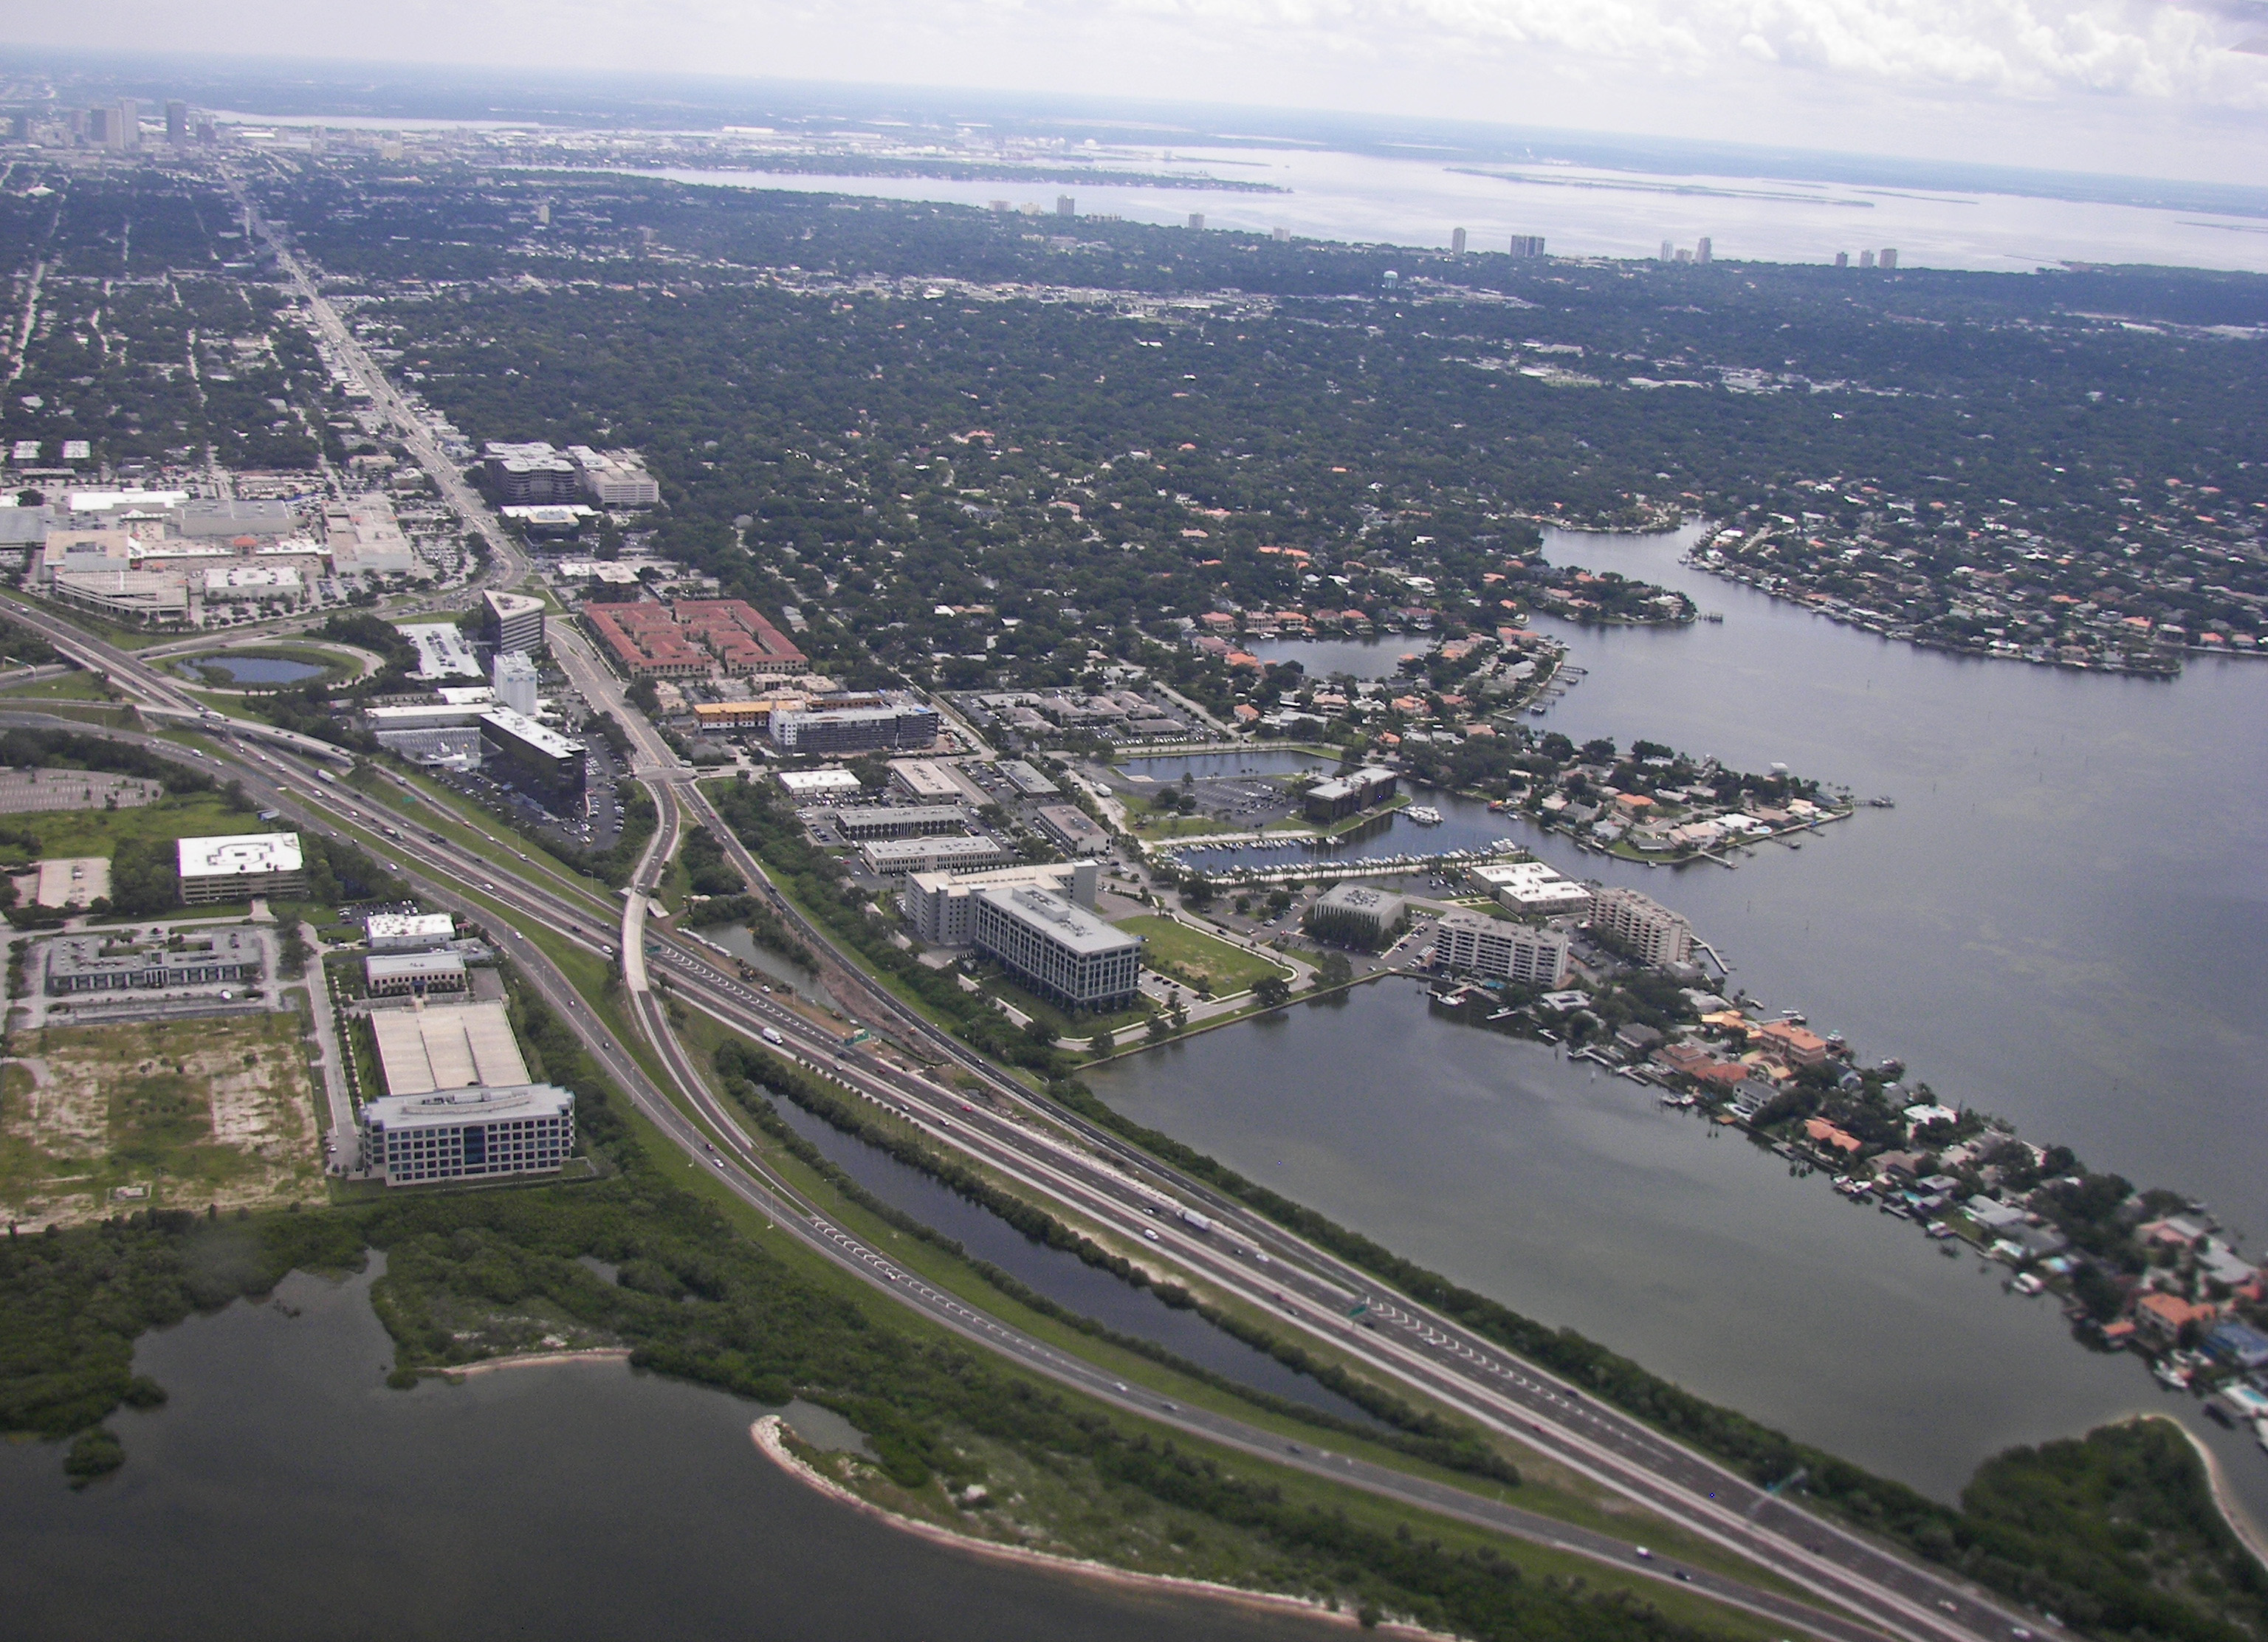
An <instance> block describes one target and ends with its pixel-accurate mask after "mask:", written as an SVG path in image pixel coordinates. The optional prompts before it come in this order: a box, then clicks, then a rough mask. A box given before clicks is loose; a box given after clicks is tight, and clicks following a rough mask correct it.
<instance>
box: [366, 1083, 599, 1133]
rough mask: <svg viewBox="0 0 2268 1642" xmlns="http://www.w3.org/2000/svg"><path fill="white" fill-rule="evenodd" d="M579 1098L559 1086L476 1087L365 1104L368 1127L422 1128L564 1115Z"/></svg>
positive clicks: (381, 1098) (386, 1097) (397, 1096)
mask: <svg viewBox="0 0 2268 1642" xmlns="http://www.w3.org/2000/svg"><path fill="white" fill-rule="evenodd" d="M574 1109H575V1097H574V1095H573V1094H572V1093H569V1092H568V1091H567V1090H565V1089H563V1088H561V1087H559V1086H558V1085H556V1084H550V1083H517V1084H501V1085H499V1084H477V1085H474V1086H469V1087H467V1088H462V1089H436V1090H433V1091H432V1092H431V1093H425V1094H382V1095H380V1096H379V1097H378V1099H376V1100H374V1101H365V1102H364V1104H363V1108H362V1121H363V1126H364V1127H365V1128H366V1129H374V1130H375V1129H423V1128H425V1127H427V1126H429V1125H431V1124H434V1123H490V1122H492V1121H493V1120H495V1119H497V1118H499V1117H564V1116H568V1115H570V1114H571V1113H572V1112H573V1111H574Z"/></svg>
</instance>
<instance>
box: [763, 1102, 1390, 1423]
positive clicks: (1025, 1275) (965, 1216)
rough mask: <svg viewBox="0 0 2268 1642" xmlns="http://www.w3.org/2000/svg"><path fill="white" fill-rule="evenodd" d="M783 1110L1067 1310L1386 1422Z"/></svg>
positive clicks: (936, 1227)
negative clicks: (1067, 1308)
mask: <svg viewBox="0 0 2268 1642" xmlns="http://www.w3.org/2000/svg"><path fill="white" fill-rule="evenodd" d="M773 1104H774V1106H775V1107H776V1108H777V1110H778V1112H779V1115H780V1116H781V1117H782V1118H784V1119H785V1120H786V1122H787V1123H789V1125H790V1126H791V1127H792V1128H793V1129H794V1130H796V1132H797V1133H798V1134H800V1135H801V1136H802V1137H803V1138H805V1139H806V1140H808V1141H810V1142H811V1143H812V1144H813V1145H815V1146H817V1147H818V1148H819V1150H820V1151H821V1152H823V1153H825V1154H826V1156H827V1158H828V1160H829V1161H831V1162H833V1163H834V1164H835V1165H836V1167H839V1168H841V1169H842V1170H843V1172H844V1173H845V1174H849V1175H850V1176H851V1178H852V1179H853V1180H855V1181H857V1182H858V1183H859V1184H860V1185H861V1186H864V1187H865V1189H867V1190H868V1191H871V1192H873V1194H874V1195H875V1196H876V1197H880V1198H881V1199H882V1200H883V1201H884V1202H885V1203H887V1204H891V1205H892V1206H893V1207H895V1208H898V1209H902V1210H903V1211H905V1212H906V1213H908V1214H910V1215H912V1216H913V1217H914V1218H915V1219H917V1220H919V1221H920V1222H921V1223H922V1224H923V1225H924V1226H928V1227H930V1228H931V1229H932V1230H933V1231H938V1232H942V1233H945V1234H946V1236H947V1237H951V1238H954V1239H956V1240H958V1241H959V1242H960V1244H961V1247H962V1248H966V1249H967V1250H968V1252H969V1253H970V1254H971V1255H974V1256H976V1258H977V1259H979V1260H989V1261H990V1262H991V1263H993V1264H994V1265H996V1266H998V1267H999V1268H1000V1269H1001V1270H1003V1271H1005V1272H1007V1273H1008V1274H1009V1275H1010V1276H1011V1277H1013V1278H1016V1279H1017V1280H1018V1281H1020V1282H1023V1283H1028V1284H1030V1285H1032V1287H1034V1288H1035V1289H1037V1290H1038V1291H1039V1292H1041V1293H1042V1294H1044V1295H1046V1296H1047V1297H1048V1298H1049V1300H1054V1301H1055V1302H1056V1303H1057V1305H1059V1306H1066V1307H1070V1308H1071V1310H1073V1311H1075V1312H1078V1313H1079V1314H1082V1315H1084V1316H1088V1317H1092V1318H1094V1320H1095V1321H1096V1322H1101V1323H1104V1324H1106V1325H1108V1327H1110V1328H1113V1329H1117V1330H1118V1331H1119V1332H1120V1333H1122V1334H1130V1335H1134V1336H1138V1337H1139V1338H1142V1339H1145V1340H1148V1341H1150V1342H1152V1344H1157V1345H1162V1346H1164V1347H1166V1348H1167V1350H1168V1351H1175V1352H1177V1353H1179V1354H1180V1355H1181V1356H1182V1357H1184V1358H1187V1359H1189V1361H1191V1362H1193V1363H1197V1364H1200V1365H1202V1366H1204V1367H1206V1368H1210V1369H1211V1370H1213V1372H1215V1373H1221V1374H1226V1375H1227V1376H1228V1377H1229V1378H1230V1379H1232V1380H1234V1381H1237V1382H1239V1383H1240V1384H1242V1385H1248V1386H1251V1387H1253V1388H1255V1389H1256V1390H1261V1391H1268V1392H1272V1393H1274V1394H1275V1395H1278V1396H1279V1397H1289V1398H1290V1399H1292V1401H1293V1402H1295V1403H1306V1404H1307V1406H1308V1407H1310V1408H1316V1409H1321V1410H1323V1411H1324V1412H1326V1413H1329V1414H1336V1415H1337V1416H1339V1417H1341V1418H1343V1419H1351V1420H1355V1421H1357V1422H1359V1423H1360V1424H1362V1425H1375V1424H1376V1423H1377V1422H1376V1421H1374V1420H1373V1419H1372V1418H1371V1417H1370V1416H1369V1415H1368V1414H1366V1413H1365V1412H1364V1411H1363V1410H1362V1408H1361V1406H1360V1405H1359V1404H1358V1403H1350V1402H1348V1401H1347V1400H1346V1399H1345V1398H1344V1397H1343V1396H1340V1395H1338V1394H1337V1392H1334V1391H1330V1390H1328V1389H1326V1388H1324V1387H1322V1386H1320V1385H1318V1384H1316V1383H1315V1382H1314V1381H1313V1380H1310V1379H1309V1378H1307V1376H1306V1375H1305V1374H1301V1373H1294V1372H1293V1371H1292V1370H1291V1369H1289V1368H1287V1367H1285V1366H1284V1365H1283V1364H1282V1363H1279V1362H1278V1361H1277V1360H1276V1359H1274V1358H1272V1357H1270V1356H1269V1355H1268V1354H1267V1353H1266V1352H1265V1351H1256V1350H1255V1349H1253V1348H1252V1347H1251V1346H1248V1345H1247V1344H1244V1343H1243V1342H1242V1341H1241V1340H1239V1339H1237V1338H1236V1337H1235V1336H1233V1335H1228V1334H1224V1333H1223V1332H1222V1331H1221V1330H1220V1329H1216V1328H1214V1327H1213V1326H1212V1324H1211V1323H1209V1322H1206V1321H1205V1320H1204V1318H1202V1317H1200V1316H1198V1315H1197V1314H1196V1313H1195V1312H1193V1311H1179V1310H1176V1309H1175V1307H1171V1306H1168V1305H1167V1304H1166V1302H1165V1301H1163V1300H1160V1299H1159V1298H1158V1297H1157V1295H1156V1294H1155V1293H1154V1292H1152V1291H1150V1290H1148V1289H1138V1288H1136V1287H1134V1286H1133V1285H1131V1284H1129V1283H1122V1282H1120V1281H1119V1280H1118V1279H1117V1278H1115V1277H1113V1276H1111V1274H1110V1273H1109V1272H1108V1271H1103V1270H1097V1269H1096V1268H1095V1267H1094V1266H1090V1265H1088V1264H1087V1263H1086V1262H1085V1261H1083V1260H1081V1259H1080V1258H1079V1256H1078V1255H1075V1254H1072V1253H1071V1252H1070V1251H1069V1250H1068V1249H1062V1248H1049V1247H1048V1245H1047V1244H1045V1243H1042V1242H1035V1241H1033V1240H1032V1239H1030V1238H1027V1237H1026V1236H1025V1235H1024V1234H1023V1233H1021V1232H1019V1231H1018V1230H1016V1228H1015V1227H1014V1226H1010V1225H1009V1224H1008V1223H1007V1222H1006V1221H1005V1220H1003V1219H1000V1217H999V1216H998V1215H996V1214H994V1213H993V1212H992V1211H990V1210H989V1209H985V1208H981V1207H979V1206H978V1205H977V1204H973V1203H971V1202H969V1201H968V1199H967V1198H966V1197H961V1195H960V1194H959V1193H957V1192H954V1191H953V1190H952V1189H949V1188H947V1187H945V1186H942V1185H940V1184H939V1183H938V1182H936V1181H934V1180H932V1179H931V1178H930V1177H929V1176H928V1175H926V1174H923V1173H922V1172H921V1171H920V1170H919V1169H917V1168H915V1167H912V1166H911V1165H910V1164H905V1163H901V1162H899V1161H898V1160H897V1159H895V1158H894V1157H892V1156H890V1155H889V1153H887V1152H884V1151H882V1150H880V1148H879V1147H875V1146H870V1145H867V1144H866V1143H865V1141H863V1140H860V1139H858V1138H856V1137H854V1136H851V1135H846V1134H844V1133H843V1131H842V1130H838V1129H836V1128H834V1127H833V1126H832V1125H830V1124H829V1123H827V1122H826V1121H825V1120H824V1119H823V1118H819V1117H814V1116H812V1115H811V1114H810V1113H808V1112H806V1111H805V1110H803V1108H800V1107H799V1106H797V1105H796V1104H795V1103H794V1102H793V1101H784V1100H783V1101H775V1102H774V1103H773Z"/></svg>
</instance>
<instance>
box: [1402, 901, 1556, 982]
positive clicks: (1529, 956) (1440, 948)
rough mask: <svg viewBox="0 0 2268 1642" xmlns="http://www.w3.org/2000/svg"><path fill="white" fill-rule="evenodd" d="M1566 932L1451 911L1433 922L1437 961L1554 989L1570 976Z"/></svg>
mask: <svg viewBox="0 0 2268 1642" xmlns="http://www.w3.org/2000/svg"><path fill="white" fill-rule="evenodd" d="M1567 947H1568V941H1567V937H1566V936H1565V935H1564V934H1562V933H1560V932H1559V931H1557V930H1547V929H1536V928H1535V927H1533V926H1532V925H1529V924H1513V923H1510V922H1507V921H1506V920H1505V919H1503V918H1492V917H1489V916H1488V915H1487V914H1485V913H1481V912H1452V913H1449V914H1448V915H1447V916H1446V917H1443V918H1442V919H1441V920H1440V923H1438V924H1435V925H1434V926H1433V961H1434V962H1435V963H1437V964H1439V965H1440V966H1441V967H1442V968H1446V969H1461V970H1464V971H1466V972H1468V973H1469V974H1473V975H1484V976H1488V977H1489V978H1491V980H1498V981H1514V982H1517V983H1520V984H1521V985H1522V986H1535V987H1542V988H1544V989H1547V990H1549V989H1551V988H1555V987H1557V986H1558V985H1559V984H1560V983H1562V982H1563V981H1565V979H1566V978H1567Z"/></svg>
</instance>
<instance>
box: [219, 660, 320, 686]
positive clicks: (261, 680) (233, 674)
mask: <svg viewBox="0 0 2268 1642" xmlns="http://www.w3.org/2000/svg"><path fill="white" fill-rule="evenodd" d="M189 665H190V666H194V667H195V669H196V670H197V671H198V672H199V673H200V674H203V675H204V677H205V678H207V679H208V680H210V681H211V682H213V683H215V684H221V685H246V684H298V683H300V682H302V681H305V680H307V679H319V678H320V677H322V676H323V674H324V672H325V669H324V668H321V667H318V666H310V665H309V664H308V663H306V662H304V661H286V660H284V659H283V658H282V657H280V656H214V657H211V658H210V659H201V660H197V661H194V662H191V663H190V664H189Z"/></svg>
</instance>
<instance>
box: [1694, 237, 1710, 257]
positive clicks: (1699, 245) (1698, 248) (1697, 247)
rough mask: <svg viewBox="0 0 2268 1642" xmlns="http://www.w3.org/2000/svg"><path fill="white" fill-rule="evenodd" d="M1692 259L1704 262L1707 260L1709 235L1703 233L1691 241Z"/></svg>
mask: <svg viewBox="0 0 2268 1642" xmlns="http://www.w3.org/2000/svg"><path fill="white" fill-rule="evenodd" d="M1693 260H1694V261H1697V262H1705V261H1708V260H1709V236H1708V235H1707V234H1703V235H1702V236H1701V237H1700V239H1697V240H1695V241H1694V242H1693Z"/></svg>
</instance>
